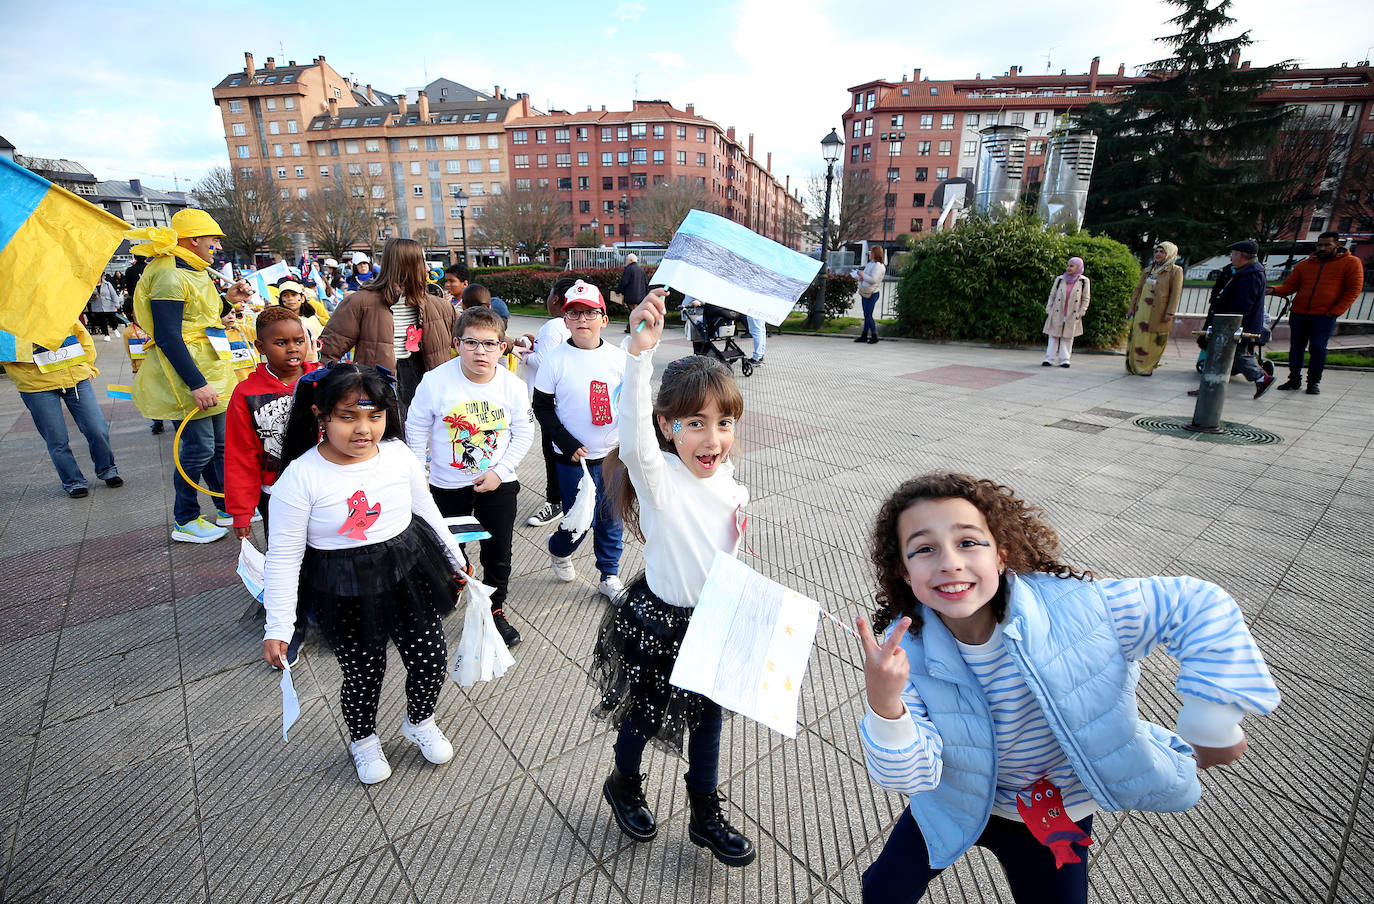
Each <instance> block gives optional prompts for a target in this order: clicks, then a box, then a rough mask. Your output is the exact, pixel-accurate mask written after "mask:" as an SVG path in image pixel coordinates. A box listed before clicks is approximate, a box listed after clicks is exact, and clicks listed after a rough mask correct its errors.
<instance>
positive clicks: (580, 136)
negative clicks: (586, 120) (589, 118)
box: [577, 126, 587, 141]
mask: <svg viewBox="0 0 1374 904" xmlns="http://www.w3.org/2000/svg"><path fill="white" fill-rule="evenodd" d="M577 140H578V141H586V140H587V127H586V126H578V127H577Z"/></svg>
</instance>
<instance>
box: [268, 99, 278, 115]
mask: <svg viewBox="0 0 1374 904" xmlns="http://www.w3.org/2000/svg"><path fill="white" fill-rule="evenodd" d="M267 109H268V110H269V111H270V112H276V109H277V99H276V98H275V97H269V98H267Z"/></svg>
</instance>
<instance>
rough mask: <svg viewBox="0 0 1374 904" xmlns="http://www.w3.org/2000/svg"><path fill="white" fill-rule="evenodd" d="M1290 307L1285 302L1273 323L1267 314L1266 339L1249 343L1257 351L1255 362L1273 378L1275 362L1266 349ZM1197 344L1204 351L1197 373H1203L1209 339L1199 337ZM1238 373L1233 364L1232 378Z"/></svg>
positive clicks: (1237, 367) (1198, 360)
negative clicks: (1268, 355)
mask: <svg viewBox="0 0 1374 904" xmlns="http://www.w3.org/2000/svg"><path fill="white" fill-rule="evenodd" d="M1290 307H1292V302H1291V301H1288V300H1285V301H1284V303H1283V307H1282V308H1280V309H1279V314H1278V316H1277V317H1275V318H1274V319H1273V320H1272V321H1271V320H1270V319H1269V314H1268V312H1266V313H1265V315H1264V331H1263V332H1262V333H1261V335H1262V336H1263V337H1264V338H1263V339H1260V340H1259V341H1258V342H1254V343H1249V344H1250V345H1252V346H1253V347H1254V349H1255V362H1256V363H1257V364H1259V366H1260V367H1261V368H1262V369H1263V370H1264V372H1265V373H1267V374H1268V375H1269V376H1271V377H1272V376H1273V375H1274V362H1273V361H1270V360H1269V359H1268V358H1266V357H1264V347H1265V346H1266V345H1268V344H1269V339H1270V337H1272V336H1273V334H1274V330H1276V329H1278V326H1279V323H1280V322H1282V321H1283V318H1284V317H1285V316H1287V314H1288V309H1289V308H1290ZM1197 344H1198V347H1199V348H1200V349H1202V350H1201V351H1199V352H1198V353H1197V372H1198V373H1202V371H1203V368H1205V367H1206V366H1207V338H1206V337H1205V336H1199V337H1198V340H1197ZM1238 373H1240V367H1239V365H1236V364H1232V365H1231V376H1233V377H1234V376H1235V375H1236V374H1238Z"/></svg>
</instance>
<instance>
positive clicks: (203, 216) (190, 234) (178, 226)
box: [172, 207, 224, 239]
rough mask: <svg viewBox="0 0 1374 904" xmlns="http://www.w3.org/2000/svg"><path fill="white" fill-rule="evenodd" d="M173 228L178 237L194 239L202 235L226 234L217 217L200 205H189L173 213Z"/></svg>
mask: <svg viewBox="0 0 1374 904" xmlns="http://www.w3.org/2000/svg"><path fill="white" fill-rule="evenodd" d="M172 228H173V229H174V230H176V234H177V237H178V238H183V239H193V238H195V237H197V236H201V235H224V230H223V229H221V228H220V225H219V224H218V223H216V222H215V218H214V217H212V216H210V215H209V214H208V213H206V212H205V211H203V210H201V209H200V208H198V207H187V208H186V209H185V210H178V211H177V212H176V213H174V214H172Z"/></svg>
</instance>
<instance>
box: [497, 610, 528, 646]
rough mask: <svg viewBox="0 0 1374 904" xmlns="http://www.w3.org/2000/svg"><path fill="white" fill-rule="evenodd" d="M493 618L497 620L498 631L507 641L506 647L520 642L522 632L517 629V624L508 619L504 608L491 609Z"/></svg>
mask: <svg viewBox="0 0 1374 904" xmlns="http://www.w3.org/2000/svg"><path fill="white" fill-rule="evenodd" d="M491 620H492V621H494V622H496V633H497V634H500V635H501V639H502V640H504V641H505V642H506V649H510V648H511V647H513V646H515V645H516V644H518V643H519V642H520V639H521V638H520V632H519V631H517V630H515V625H512V624H511V623H510V622H508V621H506V613H505V612H504V611H503V610H501V609H493V610H491Z"/></svg>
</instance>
